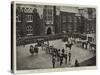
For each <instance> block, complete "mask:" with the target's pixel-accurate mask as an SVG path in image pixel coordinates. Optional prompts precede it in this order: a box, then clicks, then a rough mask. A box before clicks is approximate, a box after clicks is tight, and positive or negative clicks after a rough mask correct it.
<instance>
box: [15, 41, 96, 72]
mask: <svg viewBox="0 0 100 75" xmlns="http://www.w3.org/2000/svg"><path fill="white" fill-rule="evenodd" d="M64 44H65V43H63V42H62V41H61V40H55V41H50V45H54V47H56V48H59V49H63V48H65V45H64ZM32 45H35V44H32ZM29 46H30V44H29V45H26V46H25V47H23V46H17V69H18V70H29V69H47V68H52V59H51V55H49V54H46V53H45V51H43V50H41V48H40V47H39V54H38V55H34V56H31V55H30V53H29ZM71 53H72V57H71V62H68V63H67V64H65V63H64V64H63V65H62V66H60V65H59V62H57V63H56V68H59V67H71V66H73V65H74V63H75V59H77V60H78V61H79V63H81V62H84V61H86V60H88V59H90V58H92V57H94V56H95V54H94V53H93V52H92V51H89V50H85V49H82V48H79V47H76V46H75V45H73V47H72V50H71Z"/></svg>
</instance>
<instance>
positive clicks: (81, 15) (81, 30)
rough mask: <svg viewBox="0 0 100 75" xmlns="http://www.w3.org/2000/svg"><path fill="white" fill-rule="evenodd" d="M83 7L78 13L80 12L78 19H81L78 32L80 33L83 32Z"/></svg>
mask: <svg viewBox="0 0 100 75" xmlns="http://www.w3.org/2000/svg"><path fill="white" fill-rule="evenodd" d="M83 10H84V9H79V14H80V17H81V18H80V19H81V22H80V32H81V34H83V33H84V17H83V14H84V11H83Z"/></svg>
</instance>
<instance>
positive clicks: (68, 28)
mask: <svg viewBox="0 0 100 75" xmlns="http://www.w3.org/2000/svg"><path fill="white" fill-rule="evenodd" d="M15 6H16V7H15V16H14V17H15V21H14V22H15V38H16V41H15V42H14V43H15V48H16V49H15V50H14V51H15V54H16V56H15V57H16V58H15V60H16V62H15V63H16V64H15V65H16V70H18V71H19V70H22V71H23V70H39V69H59V68H60V69H64V68H77V67H80V68H82V67H92V66H96V8H94V7H84V6H83V7H82V6H66V5H65V6H64V5H63V6H62V5H47V4H42V5H41V4H32V3H31V4H27V3H16V5H15Z"/></svg>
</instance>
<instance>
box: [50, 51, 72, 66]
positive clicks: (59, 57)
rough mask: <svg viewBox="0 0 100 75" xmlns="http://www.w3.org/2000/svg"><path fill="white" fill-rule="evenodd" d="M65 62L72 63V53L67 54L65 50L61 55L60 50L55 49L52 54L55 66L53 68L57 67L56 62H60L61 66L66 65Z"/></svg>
mask: <svg viewBox="0 0 100 75" xmlns="http://www.w3.org/2000/svg"><path fill="white" fill-rule="evenodd" d="M64 60H65V64H67V62H68V61H69V62H70V61H71V52H69V53H67V52H66V53H65V50H64V49H62V51H61V53H60V49H58V50H57V49H54V50H53V52H52V64H53V68H55V65H56V61H57V62H59V64H60V66H62V64H63V63H64Z"/></svg>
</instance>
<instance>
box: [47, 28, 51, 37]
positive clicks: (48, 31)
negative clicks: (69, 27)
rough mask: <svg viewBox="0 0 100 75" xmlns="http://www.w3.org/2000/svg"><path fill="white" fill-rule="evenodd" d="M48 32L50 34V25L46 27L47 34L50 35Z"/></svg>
mask: <svg viewBox="0 0 100 75" xmlns="http://www.w3.org/2000/svg"><path fill="white" fill-rule="evenodd" d="M50 34H52V30H51V28H50V27H48V29H47V35H50Z"/></svg>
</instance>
